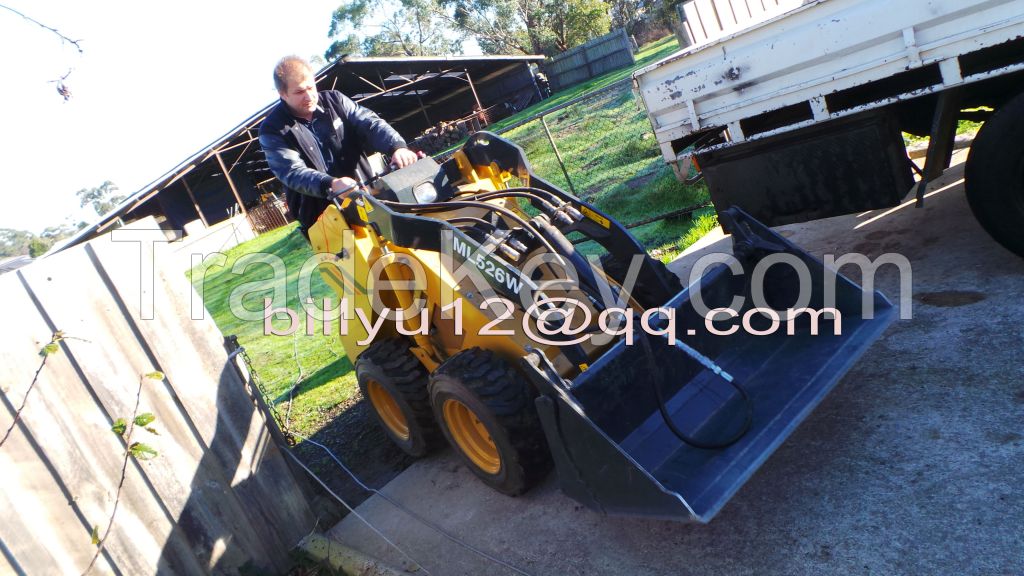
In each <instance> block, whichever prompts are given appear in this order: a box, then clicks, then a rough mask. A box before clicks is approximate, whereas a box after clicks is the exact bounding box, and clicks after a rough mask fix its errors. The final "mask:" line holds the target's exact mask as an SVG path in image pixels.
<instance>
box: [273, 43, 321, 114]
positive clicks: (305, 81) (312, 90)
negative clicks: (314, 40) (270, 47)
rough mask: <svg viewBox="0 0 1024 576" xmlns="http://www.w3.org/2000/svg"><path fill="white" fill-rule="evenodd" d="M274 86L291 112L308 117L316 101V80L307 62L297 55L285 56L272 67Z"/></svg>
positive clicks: (314, 107)
mask: <svg viewBox="0 0 1024 576" xmlns="http://www.w3.org/2000/svg"><path fill="white" fill-rule="evenodd" d="M274 86H276V87H277V93H278V94H280V95H281V100H284V102H285V104H287V105H288V107H289V108H291V110H292V113H293V114H295V115H296V116H299V117H302V118H310V117H311V116H312V115H313V111H314V110H316V104H317V101H318V97H317V93H316V80H315V79H314V78H313V69H312V68H311V67H310V66H309V63H308V62H306V61H305V60H303V59H302V58H299V57H298V56H285V57H284V58H281V61H280V62H278V63H277V66H275V67H274Z"/></svg>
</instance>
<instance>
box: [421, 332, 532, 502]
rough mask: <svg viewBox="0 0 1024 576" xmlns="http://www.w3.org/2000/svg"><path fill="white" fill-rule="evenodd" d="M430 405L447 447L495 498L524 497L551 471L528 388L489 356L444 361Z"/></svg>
mask: <svg viewBox="0 0 1024 576" xmlns="http://www.w3.org/2000/svg"><path fill="white" fill-rule="evenodd" d="M430 400H431V403H432V404H433V406H434V415H435V417H436V419H437V421H438V422H439V423H440V424H441V430H442V431H443V432H444V435H445V437H446V438H447V439H448V443H449V444H451V445H452V447H454V448H455V450H456V452H458V453H459V455H460V456H461V457H462V459H463V460H464V461H465V462H466V464H467V465H468V466H469V469H470V470H472V471H473V473H474V474H476V475H477V476H478V477H480V479H482V480H483V481H484V483H486V484H487V485H488V486H490V487H492V488H494V489H495V490H497V491H498V492H502V493H504V494H508V495H510V496H515V495H518V494H522V493H523V492H525V491H527V490H529V489H530V487H532V486H533V485H534V484H536V483H537V482H538V481H540V480H541V479H542V478H544V476H546V475H547V473H548V471H549V470H550V469H551V455H550V453H549V452H548V445H547V441H546V440H545V439H544V431H543V430H542V429H541V427H540V419H539V418H538V416H537V409H536V408H535V407H534V404H533V394H532V392H531V388H530V386H529V385H528V384H527V383H526V382H525V381H524V380H523V378H522V376H520V375H519V373H517V372H516V371H515V370H514V369H512V367H511V366H509V364H508V363H507V362H505V361H504V360H502V359H501V358H499V357H498V356H497V355H496V354H494V353H493V352H491V351H489V350H483V349H480V348H472V349H470V350H465V351H463V352H459V353H458V354H456V355H455V356H452V357H451V358H449V359H448V360H447V361H445V363H444V364H442V365H441V366H440V367H438V369H437V370H436V371H434V373H433V374H432V375H431V377H430Z"/></svg>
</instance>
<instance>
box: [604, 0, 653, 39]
mask: <svg viewBox="0 0 1024 576" xmlns="http://www.w3.org/2000/svg"><path fill="white" fill-rule="evenodd" d="M655 4H656V2H655V0H608V6H609V16H611V25H612V27H614V28H624V29H625V30H626V33H628V34H633V33H634V32H636V25H637V24H639V23H640V21H641V20H643V18H644V16H646V15H647V14H650V13H651V12H652V11H654V9H655ZM660 4H668V2H661V3H660Z"/></svg>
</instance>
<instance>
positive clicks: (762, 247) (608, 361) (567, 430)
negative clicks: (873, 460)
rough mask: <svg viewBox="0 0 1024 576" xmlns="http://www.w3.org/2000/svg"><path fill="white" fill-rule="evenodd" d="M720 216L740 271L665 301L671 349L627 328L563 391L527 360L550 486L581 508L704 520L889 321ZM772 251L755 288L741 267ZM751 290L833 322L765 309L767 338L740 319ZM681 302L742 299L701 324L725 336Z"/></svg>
mask: <svg viewBox="0 0 1024 576" xmlns="http://www.w3.org/2000/svg"><path fill="white" fill-rule="evenodd" d="M722 220H723V224H725V225H726V226H727V228H728V229H729V230H731V231H732V233H733V252H734V254H736V258H737V261H738V262H739V263H741V264H742V268H743V272H742V273H737V272H736V271H735V270H730V268H728V267H726V266H724V265H718V266H716V267H714V268H712V269H710V271H709V272H708V273H707V274H705V275H704V276H703V277H702V278H701V279H700V280H699V281H698V282H696V283H695V284H694V285H693V286H690V287H689V288H687V289H685V290H683V291H682V292H680V293H679V294H678V295H676V296H675V297H674V298H673V299H672V300H671V301H669V302H668V303H666V304H665V306H664V308H666V309H668V308H671V309H674V310H675V311H676V312H675V313H676V318H675V330H674V333H675V338H676V340H677V341H676V342H675V343H674V344H671V343H669V339H668V337H667V334H666V335H651V334H647V333H643V332H642V331H640V330H637V331H636V336H635V340H634V342H633V344H632V345H628V344H627V343H626V341H625V340H621V341H619V342H618V343H617V344H616V345H615V346H613V347H612V348H610V349H609V350H608V351H607V352H606V353H605V354H604V355H602V356H601V357H600V358H599V359H598V360H597V361H596V362H594V363H593V365H592V366H590V367H589V369H587V370H586V371H584V372H583V373H582V374H580V375H579V376H578V377H577V378H576V379H575V380H573V381H571V382H570V381H565V380H561V379H559V378H557V375H556V376H555V377H554V378H552V372H553V371H552V370H551V368H550V366H549V365H547V364H546V362H545V361H544V360H543V359H541V358H540V357H539V354H538V353H532V354H531V355H529V356H527V360H526V362H525V365H526V367H527V368H528V370H527V371H528V372H532V374H534V375H535V376H536V378H535V381H536V382H537V383H538V385H539V386H540V387H541V390H542V394H541V395H540V396H539V397H538V399H537V407H538V410H539V412H540V416H541V421H542V423H543V426H544V430H545V434H546V436H547V438H548V443H549V445H550V447H551V451H552V455H553V457H554V460H555V465H556V468H557V471H558V480H559V484H560V486H561V488H562V490H563V492H565V493H566V494H567V495H569V496H571V497H573V498H574V499H576V500H578V501H580V502H582V503H584V504H586V505H588V506H590V507H592V508H595V509H598V510H601V511H604V512H606V513H612V514H628V515H639V516H648V517H659V518H666V519H673V520H697V521H699V522H708V521H709V520H710V519H711V518H712V517H714V515H715V514H716V513H717V512H718V511H719V510H721V508H722V506H723V505H724V504H725V503H726V502H727V501H728V500H729V498H730V497H732V495H733V494H735V493H736V491H737V490H739V488H740V487H741V486H742V485H743V483H744V482H746V481H747V479H748V478H750V476H751V475H752V474H753V473H754V471H756V470H757V468H758V467H759V466H760V465H761V464H762V463H763V462H764V461H765V460H766V459H767V458H768V457H769V456H770V455H771V454H772V452H773V451H774V450H775V449H776V448H777V447H778V446H779V445H780V444H781V443H782V442H783V441H784V440H785V439H786V438H787V437H788V436H789V435H790V434H791V433H792V432H793V430H794V429H795V428H796V427H797V425H798V424H800V422H802V421H803V420H804V419H805V418H807V416H808V415H809V414H810V413H811V411H812V410H814V408H815V406H817V405H818V403H819V402H821V400H822V399H823V398H824V397H825V395H826V394H828V393H829V391H830V390H831V389H832V388H833V387H834V386H835V385H836V383H837V382H838V381H839V379H840V378H841V377H842V376H843V374H845V373H846V371H847V370H848V369H849V368H850V367H851V366H852V365H853V364H854V363H855V362H856V361H857V359H858V358H859V357H860V356H861V354H863V353H864V351H865V350H866V349H867V348H868V347H869V346H870V345H871V343H872V342H873V341H874V340H875V339H877V338H878V337H879V336H880V335H881V333H882V332H883V331H884V330H885V328H886V327H887V326H888V325H889V323H890V322H891V321H892V320H893V318H894V314H895V310H894V308H893V306H892V304H890V303H889V301H888V300H887V299H886V298H885V297H884V296H882V295H881V294H880V293H877V292H875V293H873V294H868V295H867V299H866V300H867V301H868V302H870V304H872V305H873V317H870V316H872V315H871V314H866V312H868V310H867V308H868V307H865V306H863V304H864V301H865V298H864V296H865V294H864V291H863V290H862V289H861V288H860V287H859V286H857V285H856V284H854V283H853V282H851V281H849V280H848V279H846V278H844V277H842V276H836V275H834V273H829V272H827V271H826V270H825V268H824V266H823V264H822V263H821V262H820V261H818V260H817V259H815V258H813V257H811V256H810V255H809V254H807V253H806V252H804V251H802V250H800V249H799V248H797V247H796V246H794V245H793V244H791V243H789V242H788V241H786V240H785V239H784V238H782V237H781V236H779V235H777V234H775V233H774V232H772V231H771V230H769V229H768V228H765V227H764V226H762V225H761V224H760V223H758V222H757V221H756V220H754V219H753V218H751V217H750V216H748V215H747V214H745V213H743V212H741V211H739V210H738V209H731V210H729V211H727V212H725V213H723V214H722ZM773 255H774V260H780V259H782V260H789V262H790V263H786V262H783V263H777V264H774V265H772V266H770V267H769V268H767V273H766V274H765V276H764V282H763V283H761V284H763V286H764V288H763V289H760V288H758V287H757V284H758V282H755V281H752V280H756V278H753V277H754V276H756V275H755V274H754V272H753V271H754V269H755V266H756V264H757V263H758V262H759V261H761V260H763V259H764V258H769V257H773ZM797 261H798V262H802V263H803V264H804V265H805V268H804V269H805V270H806V271H807V272H809V274H806V273H804V278H803V280H804V285H805V287H806V289H805V293H806V294H809V300H807V301H806V303H804V302H797V297H798V294H799V292H800V290H799V287H800V284H801V273H798V272H797V268H799V267H800V266H793V265H791V264H792V263H795V262H797ZM830 275H831V277H832V278H833V279H834V290H833V289H831V288H830V286H829V284H831V282H829V281H828V280H827V279H828V278H829V276H830ZM829 291H832V292H834V297H831V298H830V297H828V292H829ZM762 293H763V297H761V299H760V303H767V304H768V305H769V306H770V307H771V308H773V309H775V310H779V311H782V312H785V311H786V310H787V309H788V308H790V307H793V306H794V305H795V304H803V307H805V308H809V309H811V310H814V311H820V310H822V309H824V308H826V307H832V308H835V309H836V310H838V311H839V315H838V318H837V319H833V316H832V315H831V314H828V313H823V314H820V315H818V317H817V330H816V331H817V335H815V334H813V333H812V332H813V331H814V322H813V321H812V320H813V319H814V316H815V314H813V313H803V314H799V315H796V316H794V317H793V319H792V321H791V322H790V321H788V319H787V318H786V317H785V316H784V315H783V314H779V316H780V322H779V325H778V326H777V328H776V329H775V330H774V331H772V330H771V328H772V325H773V323H772V315H771V314H770V313H765V312H757V311H754V312H751V309H752V308H754V307H755V304H756V303H755V302H754V298H753V296H755V295H757V296H761V294H762ZM695 294H699V296H700V298H701V299H702V300H703V304H704V306H705V307H706V308H705V309H715V308H727V307H730V306H731V305H735V304H736V302H734V298H736V297H742V299H743V305H742V307H737V308H736V309H734V310H733V313H729V315H725V314H724V313H722V314H720V315H719V316H716V318H718V321H717V322H715V323H714V325H713V326H714V328H715V331H716V332H730V331H731V332H732V333H730V334H728V335H720V334H716V333H713V332H712V331H710V330H709V329H708V328H707V326H706V325H705V316H706V314H705V313H703V309H698V306H697V304H698V303H697V302H696V299H695V298H693V297H692V296H693V295H695ZM833 302H834V303H833ZM762 308H763V306H762ZM744 317H747V319H748V322H747V323H748V327H749V328H750V329H749V330H748V329H745V328H744V327H743V326H742V321H743V318H744ZM837 323H838V324H839V329H840V333H839V334H838V335H837V334H836V324H837ZM664 325H665V323H664V322H663V324H662V326H664ZM733 328H735V331H732V329H733ZM790 331H791V332H793V333H792V334H789V333H788V332H790ZM759 334H760V335H759ZM557 383H561V385H559V384H557ZM837 441H841V439H837Z"/></svg>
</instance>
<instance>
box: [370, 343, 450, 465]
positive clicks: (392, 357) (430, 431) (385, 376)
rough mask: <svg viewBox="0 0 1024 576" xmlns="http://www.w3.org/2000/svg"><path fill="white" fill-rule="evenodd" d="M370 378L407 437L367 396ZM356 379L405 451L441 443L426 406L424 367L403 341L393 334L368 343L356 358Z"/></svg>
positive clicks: (413, 452) (421, 453) (410, 452)
mask: <svg viewBox="0 0 1024 576" xmlns="http://www.w3.org/2000/svg"><path fill="white" fill-rule="evenodd" d="M371 379H372V380H375V381H376V382H378V383H379V384H380V386H381V388H383V389H384V390H386V391H387V392H388V394H390V396H391V397H392V399H394V401H395V404H396V405H397V406H398V408H399V410H400V411H401V413H402V416H403V417H404V418H405V422H406V425H407V426H408V436H409V437H408V438H402V437H400V436H398V435H397V434H396V433H395V432H394V431H393V430H392V429H391V428H390V427H388V425H387V424H385V422H384V419H383V418H382V417H381V415H380V413H379V412H378V411H377V408H376V406H374V404H373V402H372V401H371V399H370V393H369V390H368V389H367V388H368V384H369V382H370V380H371ZM356 380H357V381H358V382H359V390H360V391H361V392H362V393H363V398H365V399H366V401H367V402H368V403H370V407H371V408H372V410H371V412H373V415H374V417H375V418H376V419H377V422H378V423H379V424H380V425H381V427H382V428H383V429H384V432H385V433H386V434H387V435H388V437H389V438H391V440H392V441H394V443H395V444H397V445H398V447H399V448H401V449H402V450H403V451H404V452H405V453H406V454H408V455H410V456H414V457H417V458H418V457H420V456H425V455H426V454H429V453H430V452H431V451H433V450H435V449H437V448H439V447H441V446H442V445H443V444H444V442H443V440H442V436H441V431H440V429H439V428H438V426H437V422H435V421H434V413H433V411H432V410H431V407H430V393H429V391H428V388H427V387H428V383H429V380H428V377H427V371H426V369H425V368H424V367H423V364H421V363H420V361H419V360H418V359H417V358H416V356H414V355H413V353H412V352H410V351H409V343H408V342H407V341H405V340H403V339H400V338H395V339H389V340H381V341H379V342H374V343H373V344H370V346H369V347H368V348H367V349H366V350H364V351H363V353H362V354H360V355H359V358H358V359H357V360H356Z"/></svg>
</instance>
